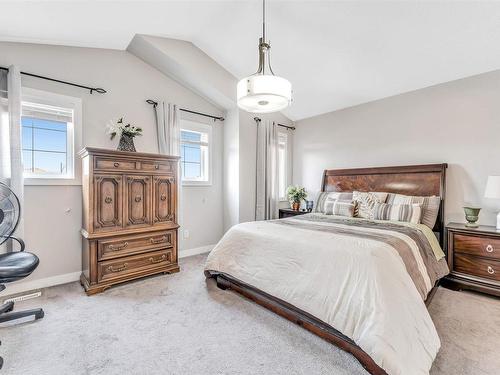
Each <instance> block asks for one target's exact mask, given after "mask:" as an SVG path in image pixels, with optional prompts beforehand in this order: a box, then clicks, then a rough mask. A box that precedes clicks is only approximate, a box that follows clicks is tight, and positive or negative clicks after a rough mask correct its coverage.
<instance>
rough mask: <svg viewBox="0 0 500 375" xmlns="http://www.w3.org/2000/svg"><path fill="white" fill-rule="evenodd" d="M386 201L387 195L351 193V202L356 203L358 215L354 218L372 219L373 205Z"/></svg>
mask: <svg viewBox="0 0 500 375" xmlns="http://www.w3.org/2000/svg"><path fill="white" fill-rule="evenodd" d="M386 199H387V193H376V192H369V193H366V192H360V191H353V195H352V200H354V201H356V202H357V203H358V213H357V215H356V216H359V217H362V218H365V219H373V217H374V214H373V208H374V207H375V204H377V203H384V202H385V200H386Z"/></svg>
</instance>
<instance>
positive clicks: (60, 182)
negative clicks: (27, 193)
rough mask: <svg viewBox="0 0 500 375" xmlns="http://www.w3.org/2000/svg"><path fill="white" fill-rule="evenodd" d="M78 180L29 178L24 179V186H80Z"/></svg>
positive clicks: (80, 182) (80, 183)
mask: <svg viewBox="0 0 500 375" xmlns="http://www.w3.org/2000/svg"><path fill="white" fill-rule="evenodd" d="M81 185H82V181H81V180H80V179H79V178H30V177H27V178H25V179H24V186H81Z"/></svg>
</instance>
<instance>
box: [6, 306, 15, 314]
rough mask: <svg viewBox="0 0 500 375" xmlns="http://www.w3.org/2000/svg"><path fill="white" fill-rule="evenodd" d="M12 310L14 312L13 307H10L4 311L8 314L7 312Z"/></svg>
mask: <svg viewBox="0 0 500 375" xmlns="http://www.w3.org/2000/svg"><path fill="white" fill-rule="evenodd" d="M12 310H14V305H12V306H11V307H9V308H8V309H7V310H5V312H6V313H8V312H11V311H12Z"/></svg>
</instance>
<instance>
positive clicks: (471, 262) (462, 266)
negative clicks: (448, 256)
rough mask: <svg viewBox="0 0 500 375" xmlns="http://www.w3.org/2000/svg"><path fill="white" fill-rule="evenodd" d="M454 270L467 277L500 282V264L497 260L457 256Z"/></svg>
mask: <svg viewBox="0 0 500 375" xmlns="http://www.w3.org/2000/svg"><path fill="white" fill-rule="evenodd" d="M454 269H455V271H457V272H461V273H464V274H467V275H473V276H479V277H484V278H487V279H492V280H496V281H500V262H499V261H496V260H489V259H484V258H478V257H474V256H470V255H463V254H455V256H454Z"/></svg>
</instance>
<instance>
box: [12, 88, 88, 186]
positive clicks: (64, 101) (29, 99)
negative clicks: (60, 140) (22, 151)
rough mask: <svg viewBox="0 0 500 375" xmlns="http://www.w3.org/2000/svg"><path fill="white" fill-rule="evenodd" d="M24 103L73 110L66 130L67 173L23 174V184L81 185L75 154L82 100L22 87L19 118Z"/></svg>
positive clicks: (80, 142) (79, 145) (80, 121)
mask: <svg viewBox="0 0 500 375" xmlns="http://www.w3.org/2000/svg"><path fill="white" fill-rule="evenodd" d="M24 103H32V104H35V105H36V104H40V105H46V106H53V107H62V108H71V109H72V110H73V123H72V125H69V126H68V127H67V130H66V169H67V173H66V174H65V175H36V174H30V173H25V172H24V173H23V176H24V184H25V185H81V163H79V162H78V155H77V152H78V151H79V150H80V149H81V148H82V99H81V98H75V97H71V96H67V95H61V94H55V93H52V92H48V91H42V90H36V89H32V88H26V87H23V88H22V94H21V118H22V108H23V104H24ZM70 167H71V169H70Z"/></svg>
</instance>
